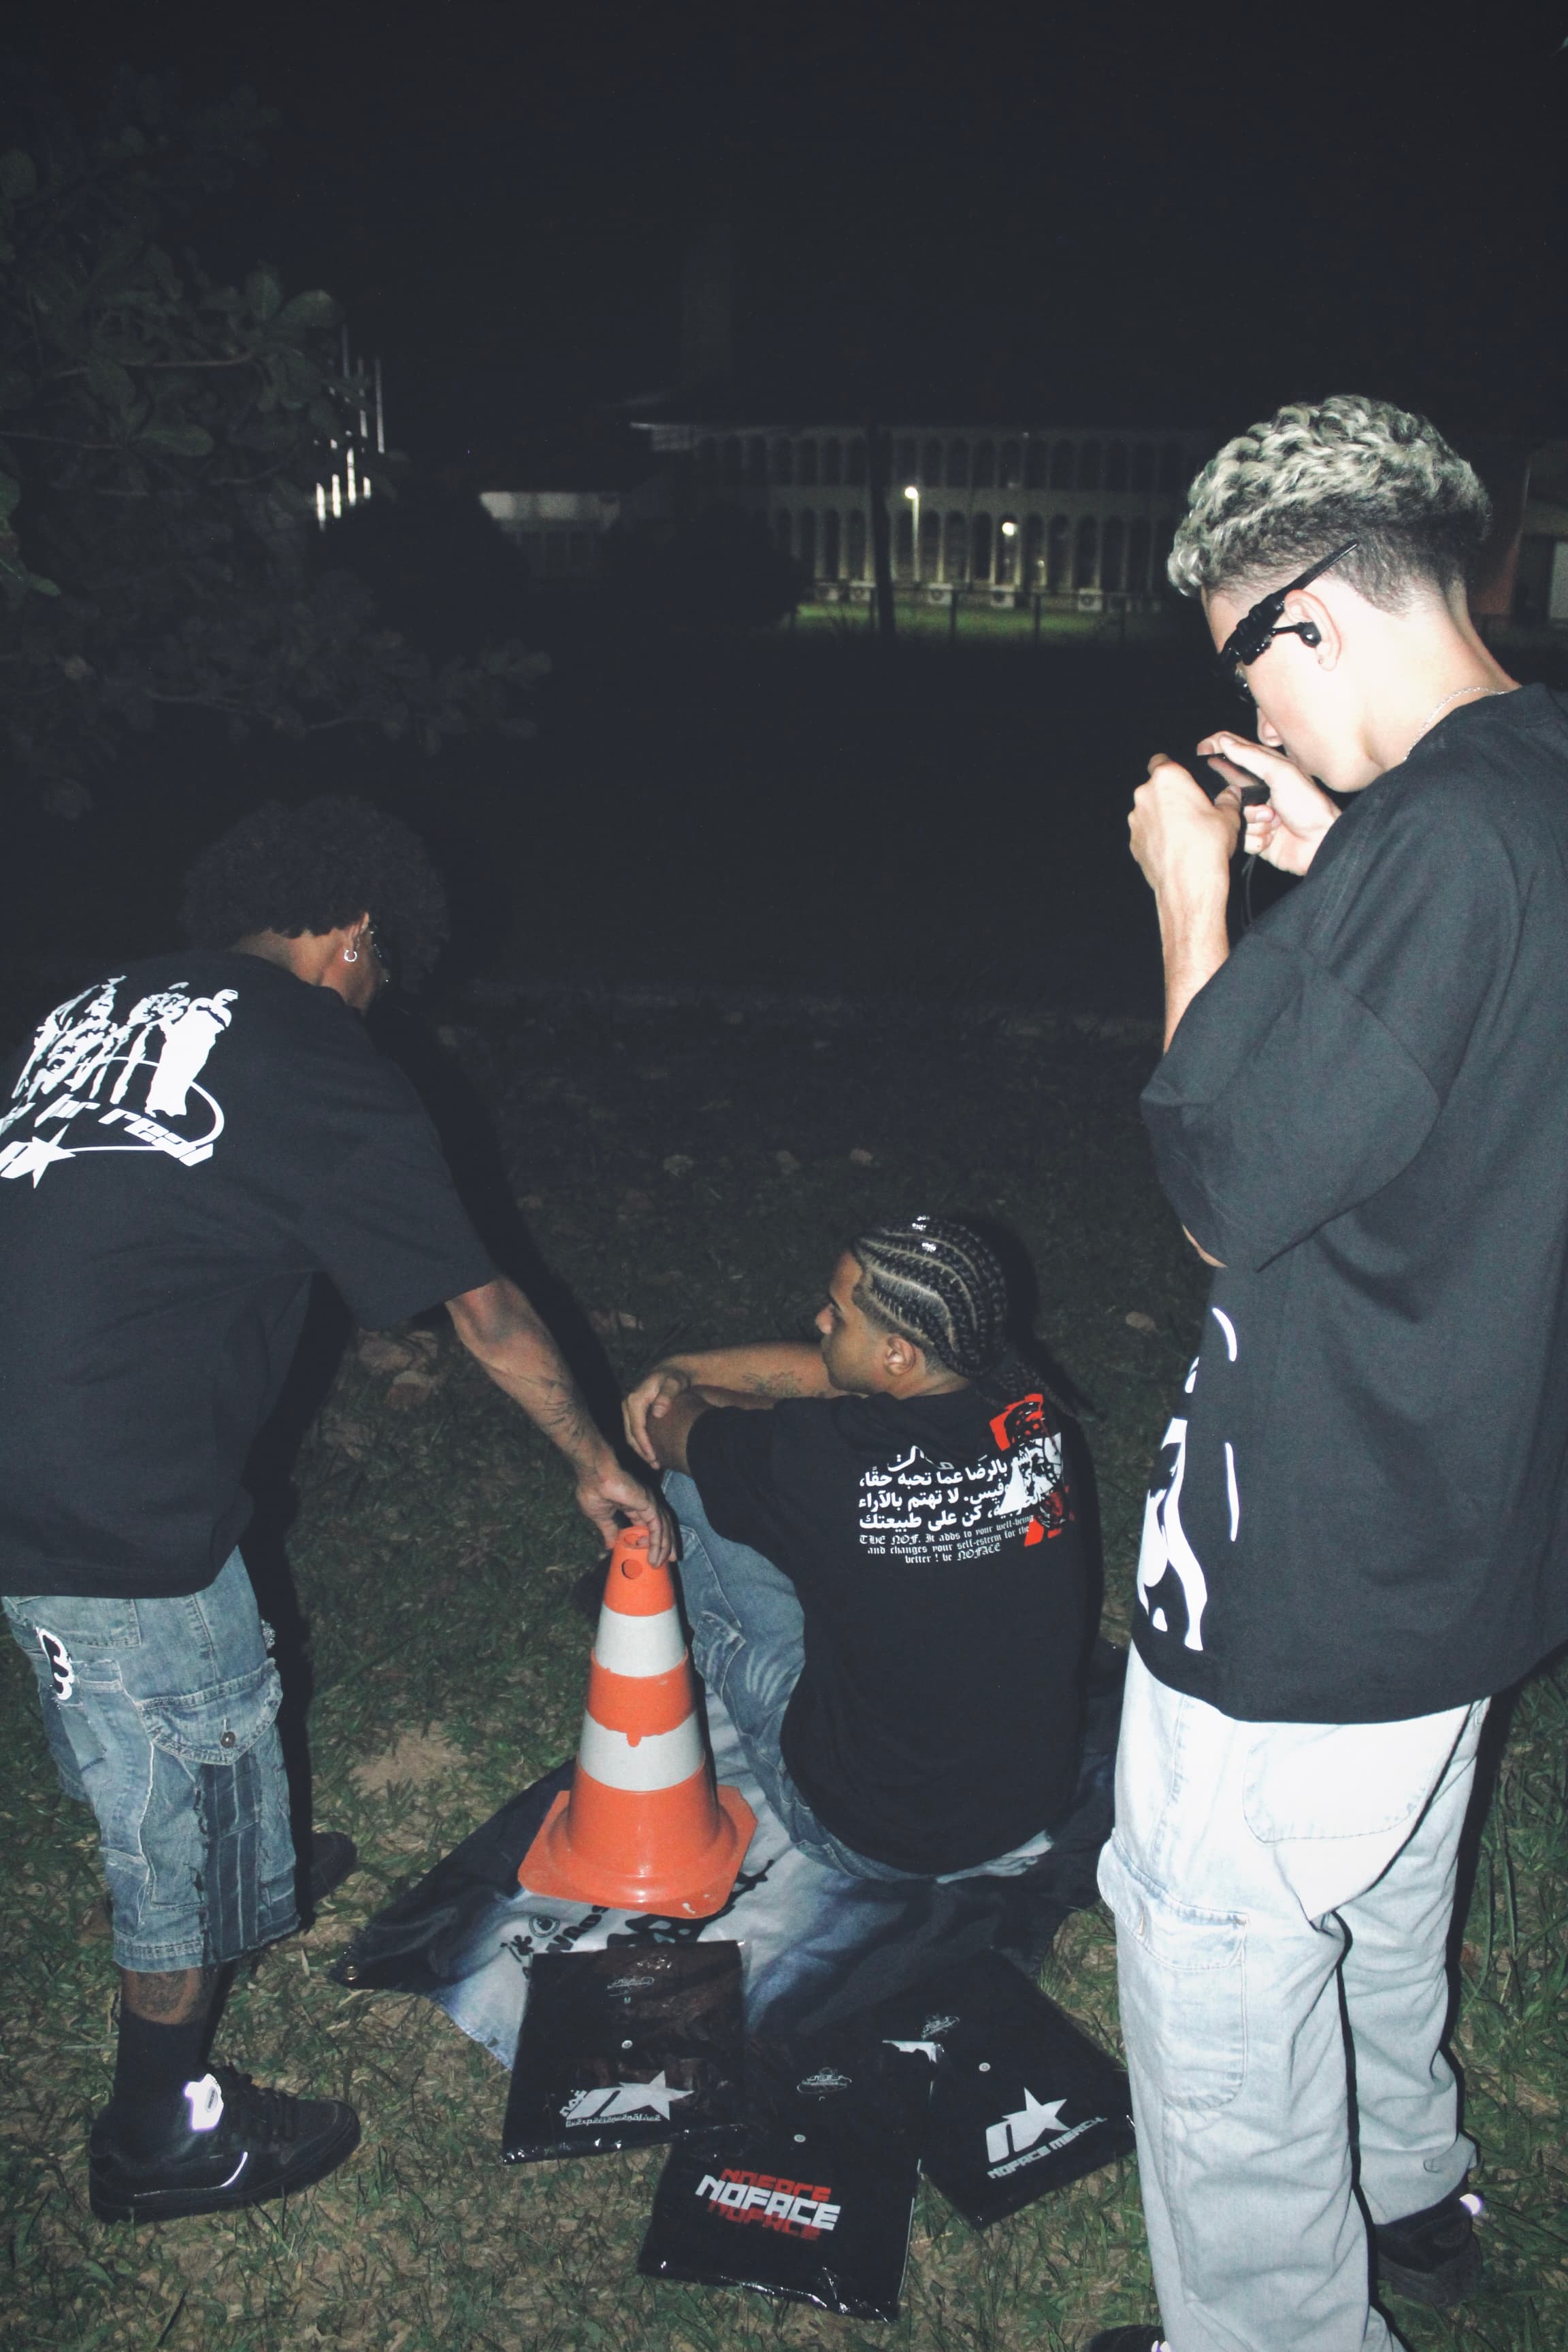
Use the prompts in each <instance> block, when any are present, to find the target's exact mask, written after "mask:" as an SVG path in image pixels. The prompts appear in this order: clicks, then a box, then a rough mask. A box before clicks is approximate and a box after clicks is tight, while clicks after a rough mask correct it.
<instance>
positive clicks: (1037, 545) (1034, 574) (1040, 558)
mask: <svg viewBox="0 0 1568 2352" xmlns="http://www.w3.org/2000/svg"><path fill="white" fill-rule="evenodd" d="M1045 568H1046V519H1045V516H1044V515H1037V514H1032V515H1031V516H1030V517H1029V519H1028V520H1027V522H1026V524H1025V525H1024V585H1025V587H1026V588H1028V589H1035V588H1043V587H1044V586H1045V584H1046V583H1045V579H1044V576H1043V575H1044V572H1045Z"/></svg>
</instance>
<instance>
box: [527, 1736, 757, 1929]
mask: <svg viewBox="0 0 1568 2352" xmlns="http://www.w3.org/2000/svg"><path fill="white" fill-rule="evenodd" d="M710 1789H711V1784H710V1780H709V1768H708V1766H707V1764H706V1762H704V1764H703V1766H702V1769H701V1770H700V1772H697V1773H694V1774H693V1775H692V1777H691V1780H690V1781H689V1782H687V1783H685V1784H683V1786H682V1787H681V1788H680V1789H679V1790H670V1791H669V1792H668V1793H669V1795H670V1797H679V1798H680V1799H681V1800H682V1801H683V1803H684V1804H686V1805H689V1806H691V1807H693V1808H695V1807H698V1806H701V1807H704V1808H706V1807H707V1806H708V1805H709V1804H711V1803H712V1794H711V1793H710ZM716 1793H717V1796H718V1804H717V1806H716V1807H715V1808H714V1816H715V1817H714V1821H713V1826H712V1834H711V1836H710V1838H709V1840H708V1843H707V1845H706V1847H705V1848H704V1849H703V1850H700V1851H699V1852H698V1853H686V1854H685V1855H683V1856H682V1859H681V1864H680V1868H679V1871H676V1872H672V1871H671V1870H670V1868H669V1866H668V1864H664V1865H663V1866H662V1867H661V1866H660V1865H659V1864H658V1862H657V1861H655V1860H653V1859H651V1858H650V1860H649V1861H648V1863H647V1865H646V1867H644V1868H642V1869H635V1868H634V1869H629V1870H616V1869H613V1868H612V1867H611V1866H610V1865H609V1864H605V1863H602V1862H598V1861H594V1860H590V1859H588V1857H589V1856H590V1855H592V1854H594V1853H635V1852H636V1850H637V1846H638V1844H639V1843H646V1838H645V1837H644V1835H643V1832H644V1831H645V1830H646V1809H647V1801H646V1799H645V1798H644V1797H643V1796H642V1795H641V1794H640V1792H638V1791H636V1790H628V1789H606V1788H605V1785H604V1783H603V1782H602V1781H598V1780H589V1779H588V1778H587V1776H586V1774H584V1773H583V1772H581V1771H579V1773H578V1774H577V1778H576V1780H575V1782H574V1786H573V1787H572V1789H571V1790H562V1792H561V1794H560V1796H558V1797H557V1798H556V1799H555V1801H554V1802H553V1803H552V1806H551V1808H550V1811H549V1812H548V1813H546V1815H545V1817H544V1826H543V1828H542V1830H541V1831H540V1832H539V1834H538V1836H537V1837H536V1838H535V1839H534V1841H533V1843H532V1844H531V1846H530V1847H529V1850H528V1853H527V1854H526V1855H525V1856H524V1858H523V1864H522V1868H521V1871H520V1872H519V1873H518V1879H519V1883H520V1885H523V1886H525V1887H526V1888H527V1889H528V1892H529V1893H530V1894H531V1895H554V1896H556V1897H557V1898H560V1897H566V1898H568V1899H569V1900H570V1901H572V1902H574V1903H603V1904H605V1905H606V1906H610V1907H611V1908H613V1909H615V1910H617V1911H655V1912H658V1913H661V1914H662V1915H663V1916H664V1917H666V1918H668V1919H710V1918H711V1917H712V1916H713V1914H714V1913H715V1911H721V1910H722V1909H723V1907H724V1906H725V1904H726V1903H727V1902H728V1901H729V1899H730V1890H731V1887H732V1886H733V1885H734V1883H735V1877H736V1874H737V1873H738V1871H739V1870H740V1867H741V1864H742V1862H744V1860H745V1858H746V1848H747V1847H748V1846H749V1845H750V1844H751V1842H752V1831H753V1830H754V1829H755V1828H756V1826H757V1821H756V1815H755V1814H754V1813H753V1812H752V1809H751V1807H750V1805H748V1804H747V1802H746V1801H745V1799H744V1797H742V1794H741V1792H740V1790H738V1789H731V1788H728V1787H721V1788H720V1789H719V1790H717V1792H716Z"/></svg>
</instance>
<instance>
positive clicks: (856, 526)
mask: <svg viewBox="0 0 1568 2352" xmlns="http://www.w3.org/2000/svg"><path fill="white" fill-rule="evenodd" d="M849 577H850V579H851V580H864V578H865V577H866V518H865V516H864V515H863V514H862V513H861V511H860V509H859V508H858V507H854V508H852V509H850V514H849Z"/></svg>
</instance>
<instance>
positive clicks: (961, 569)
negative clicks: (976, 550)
mask: <svg viewBox="0 0 1568 2352" xmlns="http://www.w3.org/2000/svg"><path fill="white" fill-rule="evenodd" d="M968 566H969V525H968V523H967V521H966V520H965V519H964V518H963V515H961V514H956V513H955V514H950V515H949V516H948V519H947V531H946V536H945V539H944V541H943V544H942V572H943V574H944V575H945V577H946V578H947V579H949V580H952V581H962V580H963V579H964V578H965V577H966V576H967V573H968Z"/></svg>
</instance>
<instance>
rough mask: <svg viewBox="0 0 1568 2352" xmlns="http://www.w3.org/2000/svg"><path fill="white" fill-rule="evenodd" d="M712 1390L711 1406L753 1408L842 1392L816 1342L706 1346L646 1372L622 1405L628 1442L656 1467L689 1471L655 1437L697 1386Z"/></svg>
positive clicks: (772, 1341) (667, 1359) (669, 1358)
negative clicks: (661, 1451)
mask: <svg viewBox="0 0 1568 2352" xmlns="http://www.w3.org/2000/svg"><path fill="white" fill-rule="evenodd" d="M694 1385H695V1386H700V1387H701V1388H703V1389H706V1390H709V1391H725V1393H724V1394H723V1395H722V1396H719V1395H716V1394H714V1395H710V1399H709V1402H712V1403H724V1404H735V1405H745V1406H751V1407H752V1409H753V1410H754V1409H755V1408H757V1407H759V1406H765V1405H772V1404H776V1403H777V1402H778V1401H779V1399H780V1398H781V1397H833V1396H837V1395H839V1394H840V1393H841V1391H839V1390H837V1389H836V1388H835V1387H834V1385H833V1383H832V1381H830V1380H829V1379H828V1377H827V1367H826V1364H825V1363H824V1362H823V1360H822V1350H821V1349H820V1348H819V1347H818V1346H817V1345H816V1341H815V1340H812V1339H759V1340H757V1341H755V1342H754V1343H753V1344H752V1346H750V1347H746V1348H701V1349H693V1350H691V1351H690V1352H689V1353H687V1354H684V1355H679V1356H666V1357H665V1358H664V1360H663V1361H662V1362H660V1363H658V1364H656V1365H655V1366H654V1368H653V1370H652V1371H650V1372H645V1373H644V1375H643V1377H642V1379H641V1380H640V1381H638V1382H637V1386H636V1388H635V1389H633V1390H632V1391H631V1393H630V1395H629V1396H628V1397H626V1400H625V1402H624V1403H623V1404H622V1406H621V1417H622V1420H623V1422H624V1423H625V1425H626V1442H627V1444H630V1445H631V1446H633V1447H634V1448H635V1450H636V1451H637V1453H638V1454H641V1455H642V1458H643V1460H644V1461H645V1462H647V1463H648V1464H649V1465H651V1466H652V1467H654V1468H655V1469H678V1470H679V1469H684V1467H685V1466H686V1465H684V1463H668V1462H663V1461H661V1460H660V1457H659V1455H658V1452H657V1451H656V1450H655V1447H654V1444H653V1442H652V1438H653V1428H654V1426H655V1425H656V1424H658V1423H660V1422H662V1421H663V1419H664V1417H665V1415H666V1413H667V1412H668V1410H669V1408H670V1406H671V1404H672V1403H673V1402H675V1401H676V1400H677V1399H678V1398H679V1397H681V1396H683V1395H685V1394H686V1393H687V1392H688V1391H689V1390H690V1389H691V1388H692V1387H693V1386H694Z"/></svg>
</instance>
